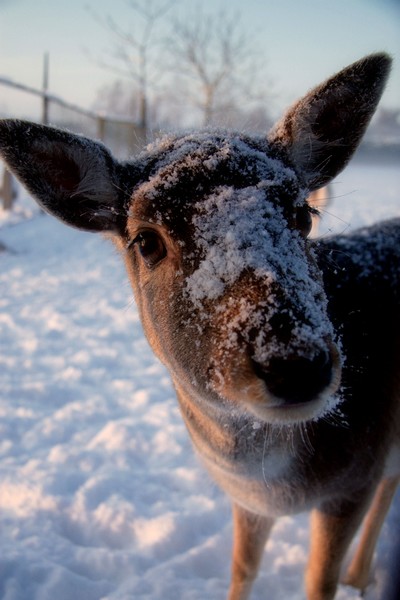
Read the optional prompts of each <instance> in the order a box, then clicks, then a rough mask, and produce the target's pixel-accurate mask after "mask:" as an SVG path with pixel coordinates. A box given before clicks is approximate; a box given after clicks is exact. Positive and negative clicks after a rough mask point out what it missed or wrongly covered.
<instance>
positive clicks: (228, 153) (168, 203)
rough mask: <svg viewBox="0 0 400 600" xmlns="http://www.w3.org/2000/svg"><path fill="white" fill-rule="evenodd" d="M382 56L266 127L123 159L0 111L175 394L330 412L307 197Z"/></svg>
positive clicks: (24, 164)
mask: <svg viewBox="0 0 400 600" xmlns="http://www.w3.org/2000/svg"><path fill="white" fill-rule="evenodd" d="M389 64H390V60H389V58H388V57H387V56H386V55H384V54H376V55H371V56H369V57H367V58H365V59H363V60H361V61H359V62H357V63H355V64H354V65H352V66H350V67H348V68H347V69H345V70H343V71H342V72H340V73H339V74H337V75H336V76H334V77H333V78H331V79H329V80H328V81H327V82H325V83H324V84H322V85H321V86H319V87H318V88H316V89H314V90H313V91H311V92H310V93H309V94H307V95H306V96H305V97H304V98H303V99H301V100H300V101H299V102H297V103H296V104H295V105H294V106H293V107H292V108H291V109H290V110H289V111H288V112H287V114H286V115H285V116H284V117H283V119H282V120H281V121H280V122H279V123H278V124H277V126H276V127H275V128H274V129H273V130H272V132H271V133H270V134H269V136H267V137H265V138H261V137H259V138H254V137H251V138H250V137H247V136H245V135H241V134H238V133H232V132H226V131H204V132H201V133H196V134H189V135H183V136H166V137H165V138H163V139H162V140H160V141H158V142H156V143H154V144H153V145H151V146H150V147H149V148H147V150H145V151H144V152H143V153H142V154H141V155H140V156H138V157H137V158H134V159H132V160H131V161H128V162H122V163H121V162H118V161H116V160H115V159H114V158H113V157H112V156H111V154H110V153H109V151H108V150H107V149H106V148H105V146H103V145H102V144H101V143H99V142H95V141H93V140H89V139H86V138H84V137H81V136H77V135H73V134H70V133H67V132H65V131H60V130H57V129H53V128H49V127H43V126H40V125H35V124H32V123H27V122H21V121H12V120H5V121H2V122H1V124H0V152H1V154H2V156H3V157H4V159H5V161H6V162H7V163H8V165H9V166H10V168H11V170H12V171H13V172H14V173H15V175H16V176H17V177H18V178H19V179H20V180H21V181H22V182H23V183H24V184H25V185H26V187H27V188H28V189H29V190H30V191H31V193H32V194H33V196H34V197H35V198H36V199H37V200H38V202H39V203H40V204H41V206H42V207H43V208H44V209H45V210H46V211H48V212H49V213H51V214H53V215H54V216H56V217H58V218H59V219H61V220H63V221H64V222H66V223H67V224H69V225H72V226H75V227H78V228H80V229H84V230H87V231H101V232H107V233H109V234H111V235H112V236H113V238H114V240H115V242H116V244H117V246H118V247H119V249H120V250H121V253H122V254H123V256H124V259H125V262H126V266H127V270H128V273H129V276H130V279H131V282H132V285H133V289H134V293H135V297H136V301H137V304H138V307H139V309H140V313H141V317H142V322H143V325H144V329H145V332H146V335H147V337H148V339H149V341H150V344H151V345H152V347H153V349H154V351H155V352H156V354H157V355H158V356H159V357H160V358H161V360H162V361H163V362H164V363H165V364H166V366H167V367H168V368H169V370H170V372H171V375H172V378H173V381H174V384H175V386H176V388H177V390H178V393H179V394H180V395H189V396H190V397H191V398H192V399H193V400H194V401H196V402H199V403H202V404H203V405H207V406H210V407H212V406H214V407H215V406H218V407H219V408H222V409H223V410H232V409H234V410H243V411H247V412H249V413H250V414H253V415H255V416H256V417H257V418H259V419H261V420H263V421H265V422H278V423H292V422H298V421H303V420H309V419H312V418H315V417H318V416H320V415H321V414H322V413H324V412H325V411H327V410H329V409H330V407H331V404H332V397H333V395H334V393H335V391H336V390H337V388H338V385H339V382H340V364H341V358H340V352H339V349H338V340H337V339H336V335H335V332H334V330H333V327H332V324H331V322H330V320H329V307H328V305H327V298H326V296H325V293H324V288H323V282H322V278H321V275H320V273H319V269H318V267H317V263H316V260H315V256H314V253H313V249H312V245H311V244H310V242H309V241H308V239H307V235H308V233H309V230H310V227H311V215H310V208H309V206H308V205H307V202H306V198H307V196H308V194H309V193H310V191H312V190H314V189H317V188H318V187H320V186H322V185H325V184H326V183H328V182H329V181H330V180H331V179H332V178H333V177H335V176H336V175H337V174H338V173H339V172H340V170H341V169H342V168H343V167H344V166H345V165H346V163H347V162H348V160H349V158H350V157H351V155H352V154H353V152H354V150H355V149H356V147H357V145H358V143H359V141H360V139H361V137H362V135H363V133H364V131H365V129H366V127H367V125H368V122H369V119H370V117H371V116H372V114H373V112H374V110H375V108H376V105H377V103H378V101H379V99H380V96H381V93H382V91H383V88H384V84H385V81H386V78H387V75H388V70H389Z"/></svg>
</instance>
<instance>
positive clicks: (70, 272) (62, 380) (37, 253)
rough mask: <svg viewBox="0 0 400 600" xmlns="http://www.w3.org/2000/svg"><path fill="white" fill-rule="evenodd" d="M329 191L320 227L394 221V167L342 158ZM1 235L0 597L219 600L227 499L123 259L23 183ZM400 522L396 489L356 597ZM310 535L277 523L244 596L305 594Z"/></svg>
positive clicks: (399, 190)
mask: <svg viewBox="0 0 400 600" xmlns="http://www.w3.org/2000/svg"><path fill="white" fill-rule="evenodd" d="M332 191H333V194H332V195H333V196H334V199H333V201H332V203H331V204H330V205H329V206H328V207H327V208H326V209H325V210H324V212H323V215H324V216H323V219H322V222H321V225H320V233H321V234H322V235H325V234H326V232H329V231H332V230H334V231H347V230H349V229H350V228H354V227H356V226H358V225H363V224H369V223H372V222H374V221H377V220H379V219H381V218H389V217H391V216H394V215H397V216H400V173H399V169H398V166H393V167H387V166H373V165H368V166H364V165H361V164H354V165H353V166H350V167H349V168H348V169H347V170H346V171H345V172H344V173H343V174H341V175H340V176H339V177H338V178H337V180H336V181H335V182H334V185H333V190H332ZM0 242H1V243H2V244H3V245H5V246H6V248H7V250H6V251H2V252H1V251H0V265H1V268H0V432H1V435H0V598H1V600H50V599H51V600H53V599H57V600H100V599H101V600H106V599H107V600H128V599H129V600H132V599H135V600H145V599H146V600H169V599H171V600H172V599H173V600H177V599H178V600H200V599H201V600H205V599H206V600H208V599H210V600H223V599H224V598H225V595H226V590H227V587H228V581H229V571H230V564H229V562H230V560H229V559H230V551H231V537H232V528H231V520H230V506H229V501H228V499H227V498H226V497H225V496H224V495H223V494H222V492H220V491H219V490H218V488H217V487H216V486H215V485H214V484H213V483H212V481H211V480H210V479H209V477H208V476H207V474H206V473H205V471H204V469H203V468H202V466H201V465H200V463H199V462H198V460H197V458H196V456H195V454H194V452H193V450H192V448H191V444H190V441H189V438H188V435H187V433H186V430H185V428H184V425H183V423H182V421H181V418H180V415H179V411H178V408H177V403H176V400H175V398H174V392H173V389H172V386H171V384H170V381H169V377H168V374H167V373H166V371H165V369H164V368H163V367H162V366H161V365H160V363H159V362H158V361H157V359H156V358H155V357H154V356H153V354H152V352H151V351H150V349H149V347H148V345H147V342H146V341H145V339H144V337H143V333H142V329H141V325H140V322H139V319H138V314H137V310H136V307H135V305H134V303H133V301H132V296H131V292H130V289H129V285H128V283H127V278H126V276H125V273H124V269H123V265H122V261H121V259H120V258H119V257H118V256H117V254H116V252H115V250H114V249H113V247H112V245H111V244H110V243H109V242H107V241H105V240H103V239H102V237H100V236H96V235H95V234H85V233H81V232H78V231H75V230H73V229H70V228H68V227H66V226H64V225H62V224H60V223H58V222H57V221H55V220H54V219H52V218H51V217H48V216H45V215H44V214H42V213H40V212H39V210H38V209H37V208H36V206H35V205H34V203H33V201H32V200H30V199H29V198H28V197H27V196H26V194H25V192H23V190H20V196H19V200H18V203H17V205H16V207H15V209H14V210H13V212H12V213H4V212H2V210H1V209H0ZM0 247H1V245H0ZM399 521H400V495H399V494H397V496H396V498H395V502H394V504H393V506H392V509H391V511H390V513H389V516H388V519H387V522H386V523H385V525H384V528H383V530H382V534H381V537H380V540H379V544H378V547H377V552H376V556H375V559H374V565H373V572H372V578H371V584H370V586H369V588H368V590H367V592H366V594H365V596H364V598H365V599H366V600H379V599H380V598H381V595H380V594H381V591H382V586H383V585H384V580H385V577H386V576H387V565H388V562H389V559H390V553H391V548H392V546H391V544H392V541H393V537H394V536H395V538H397V536H398V531H399ZM308 544H309V531H308V515H307V514H302V515H298V516H295V517H284V518H282V519H280V520H279V521H278V523H277V525H276V526H275V528H274V530H273V533H272V536H271V538H270V540H269V541H268V543H267V546H266V549H265V554H264V560H263V563H262V566H261V569H260V574H259V577H258V579H257V582H256V584H255V587H254V592H253V595H252V600H258V599H259V600H262V599H264V598H267V597H268V598H271V599H273V600H304V598H305V594H304V590H303V571H304V567H305V563H306V560H307V548H308ZM358 597H359V595H358V593H357V592H356V591H355V590H352V589H351V588H349V587H345V586H341V587H340V589H339V591H338V594H337V600H353V599H355V598H358Z"/></svg>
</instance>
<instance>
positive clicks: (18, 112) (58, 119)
mask: <svg viewBox="0 0 400 600" xmlns="http://www.w3.org/2000/svg"><path fill="white" fill-rule="evenodd" d="M0 118H18V119H27V120H29V121H34V122H36V123H45V124H50V125H54V126H56V127H61V128H63V129H68V130H70V131H73V132H75V133H81V134H84V135H86V136H88V137H91V138H95V139H100V140H101V141H103V142H104V143H105V144H106V146H107V147H108V148H110V150H111V151H112V152H113V154H114V155H115V156H116V157H118V158H128V157H129V156H132V155H135V154H137V153H138V152H140V150H141V149H142V148H143V146H144V145H145V143H146V132H145V131H144V130H143V128H141V127H139V126H138V125H137V123H136V122H135V121H134V120H133V119H128V118H119V117H113V116H110V115H105V114H101V113H97V112H95V111H91V110H87V109H84V108H81V107H79V106H76V105H74V104H71V103H69V102H66V101H65V100H64V99H62V98H59V97H58V96H53V95H52V94H49V93H48V92H46V91H44V90H39V89H36V88H33V87H29V86H26V85H23V84H21V83H18V82H15V81H13V80H11V79H8V78H5V77H1V76H0ZM13 190H15V186H14V185H13V182H12V178H11V175H10V173H9V172H8V171H7V170H6V169H5V168H4V165H2V164H1V161H0V196H1V198H2V201H3V208H5V209H9V208H11V206H12V203H13V199H14V197H15V194H14V191H13Z"/></svg>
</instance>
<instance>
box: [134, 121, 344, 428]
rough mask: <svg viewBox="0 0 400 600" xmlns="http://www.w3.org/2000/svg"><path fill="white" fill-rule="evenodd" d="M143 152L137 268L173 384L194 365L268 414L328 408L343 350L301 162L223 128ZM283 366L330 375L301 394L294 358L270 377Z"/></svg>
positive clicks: (199, 386)
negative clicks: (314, 247)
mask: <svg viewBox="0 0 400 600" xmlns="http://www.w3.org/2000/svg"><path fill="white" fill-rule="evenodd" d="M141 161H142V165H141V170H142V172H144V173H146V181H144V182H143V180H142V183H141V184H139V185H138V186H137V188H136V189H135V191H134V193H133V196H132V201H131V205H130V208H129V218H128V235H129V240H130V243H129V244H128V247H129V256H128V259H127V262H128V269H129V270H130V272H131V275H132V282H133V285H134V289H135V291H136V297H137V301H138V304H139V307H140V309H141V312H142V318H143V322H144V325H145V330H146V333H147V335H148V338H149V340H150V342H151V343H152V345H153V348H154V349H155V351H156V352H157V353H158V354H159V356H160V357H161V358H162V360H163V361H164V362H165V363H166V364H167V366H168V367H169V368H170V370H171V372H172V375H173V377H174V380H175V382H176V383H177V384H178V385H179V383H180V382H181V381H182V382H186V383H185V385H187V380H188V377H187V373H190V382H189V384H190V386H192V387H193V389H194V390H195V392H199V393H200V394H201V395H203V396H204V395H206V396H207V397H209V398H212V399H213V400H214V401H219V402H223V401H225V402H227V405H231V404H232V403H233V404H234V405H237V404H238V403H244V404H245V406H246V408H248V409H250V410H251V411H253V412H255V413H256V414H257V416H261V417H262V418H265V419H266V420H269V419H271V420H274V419H275V417H274V415H275V414H276V415H278V416H277V420H282V419H283V417H282V411H283V410H284V409H283V408H282V407H283V405H285V406H286V405H287V404H290V405H291V406H293V405H296V406H297V405H299V406H300V405H301V407H302V408H301V409H298V410H297V412H296V411H294V410H292V411H291V413H290V417H288V418H289V419H290V420H291V419H294V420H296V419H298V418H301V419H303V418H309V417H310V416H314V414H315V413H316V412H320V410H321V405H324V403H325V400H326V396H327V395H329V394H331V393H332V391H333V390H334V389H335V388H336V382H335V380H336V379H337V377H336V375H335V372H336V371H337V370H338V364H337V363H338V360H337V350H336V348H335V346H334V344H333V342H332V339H333V330H332V326H331V323H330V321H329V319H328V317H327V313H326V310H327V306H326V304H327V301H326V297H325V295H324V292H323V289H322V283H321V280H320V277H319V274H318V269H317V267H316V264H315V261H314V259H313V256H312V252H310V250H309V248H308V245H307V242H306V236H307V233H308V231H309V227H310V225H311V218H310V214H309V209H308V207H307V204H306V201H305V200H306V197H307V193H308V190H306V189H305V188H304V187H303V186H302V185H301V183H300V182H299V180H298V176H297V174H296V172H295V171H294V169H293V168H292V167H291V166H290V165H289V164H288V163H287V162H286V161H285V160H284V157H282V156H279V154H278V153H277V152H276V151H275V152H274V151H273V150H271V149H270V148H269V147H268V144H267V142H266V141H265V140H262V139H259V140H258V139H257V140H254V139H250V138H246V137H243V136H239V135H236V134H231V133H229V134H227V133H222V132H205V133H201V134H196V135H188V136H186V137H182V138H176V139H175V138H166V139H165V140H164V141H162V142H160V143H159V144H158V145H154V146H153V147H150V149H149V151H148V152H147V154H145V155H143V156H142V158H141ZM321 357H324V358H321ZM278 363H279V365H281V364H283V363H284V364H290V365H296V366H295V367H294V368H292V369H289V370H287V378H288V379H289V378H292V377H293V376H294V371H296V373H297V371H299V370H305V372H306V373H308V374H309V376H310V377H312V376H314V377H316V378H317V379H318V378H319V377H320V374H319V373H318V371H321V370H323V371H324V374H323V377H321V378H320V379H318V384H316V385H315V386H314V387H313V386H310V384H309V383H306V384H305V386H306V387H307V390H302V389H301V387H302V383H301V377H300V381H299V392H298V397H297V396H296V393H297V392H296V393H294V391H293V382H290V384H289V383H288V384H285V382H283V383H282V382H280V383H279V385H277V379H282V378H285V373H286V370H285V369H286V367H285V369H283V370H282V369H281V367H279V375H278V376H276V373H274V374H273V376H272V375H271V372H272V371H274V372H275V371H276V365H277V364H278ZM310 365H312V368H311V367H310ZM302 377H303V378H304V376H302ZM305 404H307V405H308V408H304V405H305ZM314 405H315V406H314ZM316 405H318V407H317V408H316ZM310 407H311V408H310ZM322 409H323V407H322ZM299 411H300V412H301V414H302V415H303V413H304V415H303V416H301V417H298V416H293V415H299V414H300V412H299ZM302 411H303V412H302ZM285 419H286V417H285ZM285 419H284V420H285Z"/></svg>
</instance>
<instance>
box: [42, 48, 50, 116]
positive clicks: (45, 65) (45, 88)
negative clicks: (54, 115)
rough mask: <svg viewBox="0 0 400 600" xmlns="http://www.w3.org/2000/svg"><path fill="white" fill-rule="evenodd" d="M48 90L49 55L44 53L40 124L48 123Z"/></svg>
mask: <svg viewBox="0 0 400 600" xmlns="http://www.w3.org/2000/svg"><path fill="white" fill-rule="evenodd" d="M48 89H49V53H48V52H46V53H45V54H44V56H43V104H42V123H43V125H48V123H49V97H48V95H47V92H48Z"/></svg>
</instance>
